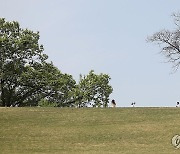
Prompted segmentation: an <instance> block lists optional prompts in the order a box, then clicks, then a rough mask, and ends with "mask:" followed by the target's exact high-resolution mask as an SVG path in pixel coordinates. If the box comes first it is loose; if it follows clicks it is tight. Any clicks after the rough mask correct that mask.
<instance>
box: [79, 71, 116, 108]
mask: <svg viewBox="0 0 180 154" xmlns="http://www.w3.org/2000/svg"><path fill="white" fill-rule="evenodd" d="M109 81H110V76H109V75H107V74H102V73H101V74H100V75H97V74H95V73H94V71H92V70H91V71H90V72H89V74H88V75H87V76H80V82H79V85H78V87H77V89H78V90H76V93H77V94H78V96H79V97H76V100H77V101H76V103H77V105H78V106H79V107H81V106H82V107H84V106H88V105H90V106H93V107H101V106H103V107H108V102H109V95H110V94H111V93H112V91H113V89H112V87H111V86H110V85H109Z"/></svg>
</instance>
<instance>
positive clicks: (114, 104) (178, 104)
mask: <svg viewBox="0 0 180 154" xmlns="http://www.w3.org/2000/svg"><path fill="white" fill-rule="evenodd" d="M135 104H136V103H135V102H132V103H131V106H132V107H134V106H135ZM111 105H112V107H116V102H115V100H114V99H113V100H112V101H111ZM176 107H180V103H179V102H177V103H176Z"/></svg>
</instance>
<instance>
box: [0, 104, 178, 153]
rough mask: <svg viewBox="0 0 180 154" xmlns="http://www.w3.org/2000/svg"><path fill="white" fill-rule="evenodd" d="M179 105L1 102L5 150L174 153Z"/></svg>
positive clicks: (1, 149)
mask: <svg viewBox="0 0 180 154" xmlns="http://www.w3.org/2000/svg"><path fill="white" fill-rule="evenodd" d="M175 134H180V109H178V108H107V109H102V108H84V109H74V108H38V107H37V108H0V153H2V154H32V153H36V154H37V153H41V154H47V153H57V154H82V153H85V154H99V153H100V154H118V153H120V154H124V153H125V154H141V153H142V154H149V153H151V154H161V153H165V154H174V153H180V149H175V148H174V147H173V146H172V144H171V139H172V137H173V136H174V135H175Z"/></svg>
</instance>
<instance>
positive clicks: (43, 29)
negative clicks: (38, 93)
mask: <svg viewBox="0 0 180 154" xmlns="http://www.w3.org/2000/svg"><path fill="white" fill-rule="evenodd" d="M0 5H1V9H0V17H4V18H6V20H8V21H12V20H15V21H18V22H19V23H20V25H21V27H23V28H28V29H31V30H33V31H39V32H40V36H41V38H40V43H41V44H43V45H44V48H45V53H46V54H47V55H49V59H50V60H51V61H53V63H54V64H55V66H57V67H58V68H59V69H60V70H61V71H62V72H63V73H68V74H72V75H73V77H74V78H75V79H76V80H78V78H79V74H87V73H88V72H89V71H90V70H92V69H93V70H95V73H107V74H109V75H110V76H111V78H112V79H111V85H112V87H113V89H114V91H113V93H112V95H111V96H110V98H111V99H115V100H116V103H117V105H118V106H119V107H125V106H130V104H131V102H133V101H135V102H136V103H137V105H136V106H175V105H176V102H177V101H180V70H179V71H177V72H176V73H174V74H171V73H172V69H171V66H172V65H171V64H169V63H165V61H166V59H165V58H164V57H163V56H162V55H160V54H158V53H159V52H160V48H159V47H158V46H157V45H154V44H151V43H147V42H146V38H147V36H150V35H152V34H153V33H154V32H157V31H159V30H161V29H174V28H175V25H174V24H173V19H172V17H171V15H172V13H173V12H178V11H180V0H173V1H172V0H136V1H135V0H134V1H133V0H29V1H26V0H16V1H15V0H0Z"/></svg>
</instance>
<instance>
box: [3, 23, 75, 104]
mask: <svg viewBox="0 0 180 154" xmlns="http://www.w3.org/2000/svg"><path fill="white" fill-rule="evenodd" d="M39 37H40V36H39V33H38V32H37V33H35V32H33V31H30V30H28V29H22V28H20V26H19V23H18V22H15V21H13V22H7V21H5V19H0V105H1V106H10V105H16V104H19V105H20V106H26V105H37V104H38V102H39V101H40V100H41V99H46V100H47V101H49V102H54V103H57V104H58V106H66V105H67V104H66V102H68V101H69V99H70V96H69V93H70V92H71V89H72V88H73V87H74V86H75V83H76V82H75V80H74V79H73V78H72V76H71V75H68V74H63V73H61V72H60V71H59V70H58V69H57V68H56V67H55V66H54V65H53V64H52V63H47V62H46V60H47V58H48V56H47V55H46V54H43V51H44V49H43V46H42V45H39Z"/></svg>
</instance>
